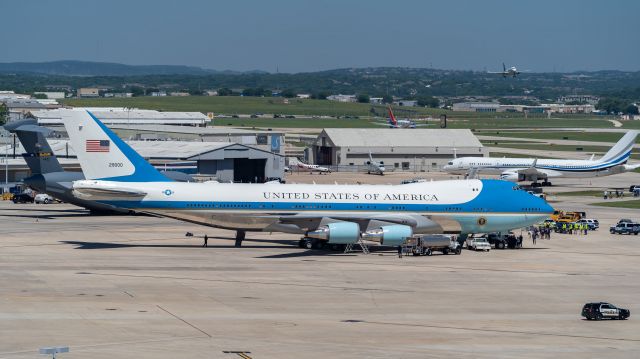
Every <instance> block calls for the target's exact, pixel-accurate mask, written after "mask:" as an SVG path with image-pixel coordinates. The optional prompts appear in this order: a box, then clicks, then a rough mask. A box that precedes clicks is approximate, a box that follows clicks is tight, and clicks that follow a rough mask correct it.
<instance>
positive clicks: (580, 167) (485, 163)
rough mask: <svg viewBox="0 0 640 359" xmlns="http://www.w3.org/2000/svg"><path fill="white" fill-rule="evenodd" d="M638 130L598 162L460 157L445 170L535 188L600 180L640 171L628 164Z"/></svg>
mask: <svg viewBox="0 0 640 359" xmlns="http://www.w3.org/2000/svg"><path fill="white" fill-rule="evenodd" d="M638 133H640V132H639V131H636V130H632V131H629V132H627V133H626V134H625V135H624V136H622V138H621V139H620V140H619V141H618V142H617V143H616V144H615V145H614V146H613V147H611V149H610V150H609V151H608V152H607V153H605V155H604V156H602V158H600V159H596V160H594V159H593V158H594V156H591V159H589V160H567V159H536V158H495V157H460V158H454V159H453V160H451V161H449V162H448V163H447V165H446V166H444V170H445V171H446V172H449V173H453V174H467V173H471V172H476V173H484V174H499V175H500V178H501V179H503V180H507V181H512V182H520V181H532V182H533V185H534V186H538V185H539V184H538V182H537V181H538V180H542V183H541V185H542V186H550V185H551V182H549V179H550V178H554V177H571V178H586V177H602V176H609V175H614V174H618V173H623V172H629V171H633V170H635V169H637V168H640V164H636V165H629V164H627V161H628V160H629V157H630V156H631V150H632V149H633V146H634V144H635V141H636V137H637V136H638Z"/></svg>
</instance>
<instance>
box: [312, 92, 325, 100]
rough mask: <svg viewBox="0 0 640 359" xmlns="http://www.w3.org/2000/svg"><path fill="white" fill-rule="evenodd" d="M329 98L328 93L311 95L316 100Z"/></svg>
mask: <svg viewBox="0 0 640 359" xmlns="http://www.w3.org/2000/svg"><path fill="white" fill-rule="evenodd" d="M327 97H329V93H328V92H326V91H320V92H318V93H314V94H311V98H313V99H316V100H326V99H327Z"/></svg>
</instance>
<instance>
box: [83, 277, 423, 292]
mask: <svg viewBox="0 0 640 359" xmlns="http://www.w3.org/2000/svg"><path fill="white" fill-rule="evenodd" d="M76 274H87V275H102V276H113V277H130V278H154V279H178V280H193V281H201V282H219V283H243V284H262V285H281V286H288V287H309V288H330V289H343V290H362V291H379V292H393V293H415V291H413V290H398V289H380V288H363V287H346V286H332V285H316V284H299V283H282V282H258V281H250V280H228V279H206V278H189V277H171V276H153V275H135V274H117V273H94V272H77V273H76Z"/></svg>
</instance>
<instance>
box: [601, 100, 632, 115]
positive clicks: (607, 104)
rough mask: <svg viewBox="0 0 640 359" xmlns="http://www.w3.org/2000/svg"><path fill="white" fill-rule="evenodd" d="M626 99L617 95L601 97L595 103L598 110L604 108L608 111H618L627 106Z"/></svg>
mask: <svg viewBox="0 0 640 359" xmlns="http://www.w3.org/2000/svg"><path fill="white" fill-rule="evenodd" d="M628 103H629V102H628V101H625V100H623V99H621V98H618V97H606V98H601V99H600V101H598V104H597V105H596V108H597V109H598V110H604V111H607V112H608V113H619V112H622V111H623V110H625V109H626V108H627V106H628Z"/></svg>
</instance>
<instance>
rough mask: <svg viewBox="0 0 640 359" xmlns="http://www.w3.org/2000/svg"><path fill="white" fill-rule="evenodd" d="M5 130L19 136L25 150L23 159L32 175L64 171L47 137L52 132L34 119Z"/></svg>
mask: <svg viewBox="0 0 640 359" xmlns="http://www.w3.org/2000/svg"><path fill="white" fill-rule="evenodd" d="M4 128H5V130H7V131H9V132H12V133H15V134H16V135H17V136H18V139H19V140H20V143H21V144H22V147H24V149H25V153H23V154H22V157H23V158H24V160H25V162H27V166H29V169H30V170H31V173H32V174H44V173H51V172H62V171H64V170H63V169H62V166H61V165H60V162H58V159H57V158H56V155H55V154H54V153H53V150H52V149H51V146H49V142H48V141H47V138H46V137H45V136H47V135H48V134H49V133H50V132H51V130H49V129H48V128H45V127H40V126H38V121H36V120H34V119H26V120H21V121H15V122H11V123H9V124H6V125H5V126H4Z"/></svg>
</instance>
